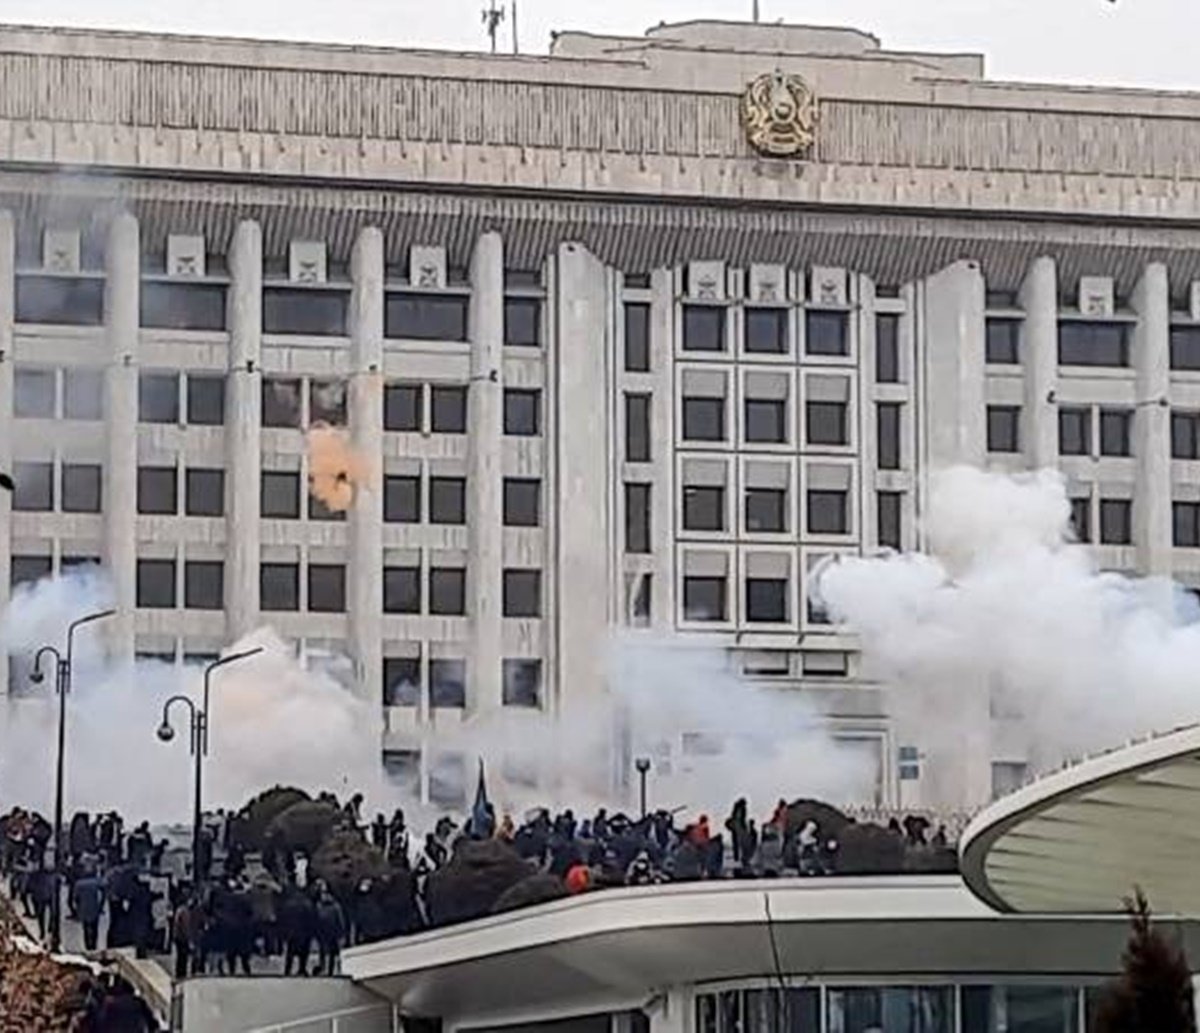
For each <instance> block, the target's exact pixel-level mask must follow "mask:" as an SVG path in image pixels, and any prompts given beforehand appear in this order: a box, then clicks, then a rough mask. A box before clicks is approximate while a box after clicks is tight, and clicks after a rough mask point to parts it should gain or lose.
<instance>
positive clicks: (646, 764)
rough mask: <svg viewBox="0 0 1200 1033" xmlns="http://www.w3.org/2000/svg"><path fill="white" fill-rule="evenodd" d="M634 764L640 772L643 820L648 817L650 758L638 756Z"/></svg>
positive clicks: (639, 781) (639, 788) (639, 782)
mask: <svg viewBox="0 0 1200 1033" xmlns="http://www.w3.org/2000/svg"><path fill="white" fill-rule="evenodd" d="M633 766H634V767H635V768H637V773H638V790H639V796H640V798H641V802H642V820H643V821H644V820H645V818H646V776H647V775H648V774H649V773H650V758H649V757H638V759H637V760H635V761H634V762H633Z"/></svg>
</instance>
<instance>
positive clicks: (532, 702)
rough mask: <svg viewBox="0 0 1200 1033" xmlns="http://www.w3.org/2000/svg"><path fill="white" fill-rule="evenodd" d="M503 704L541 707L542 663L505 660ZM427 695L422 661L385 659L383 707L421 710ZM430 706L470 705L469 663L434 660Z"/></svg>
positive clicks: (459, 706) (447, 707) (430, 667)
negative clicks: (422, 702)
mask: <svg viewBox="0 0 1200 1033" xmlns="http://www.w3.org/2000/svg"><path fill="white" fill-rule="evenodd" d="M500 673H501V685H502V691H503V697H502V702H503V704H504V706H506V707H540V706H541V704H542V661H541V660H537V659H531V658H520V659H506V660H503V661H501V672H500ZM422 696H423V691H422V684H421V660H420V658H419V657H415V656H389V657H384V660H383V705H384V706H385V707H417V706H420V705H421V699H422ZM428 705H429V706H430V707H431V708H436V709H459V710H460V709H462V708H463V707H465V706H466V705H467V661H466V660H464V659H461V658H446V657H431V658H430V660H429V696H428Z"/></svg>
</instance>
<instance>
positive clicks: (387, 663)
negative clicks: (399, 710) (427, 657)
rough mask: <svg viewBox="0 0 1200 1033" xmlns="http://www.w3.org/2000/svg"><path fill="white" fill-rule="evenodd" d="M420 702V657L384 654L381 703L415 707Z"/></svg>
mask: <svg viewBox="0 0 1200 1033" xmlns="http://www.w3.org/2000/svg"><path fill="white" fill-rule="evenodd" d="M420 702H421V658H420V657H417V656H385V657H384V658H383V705H384V706H385V707H415V706H417V705H419V704H420Z"/></svg>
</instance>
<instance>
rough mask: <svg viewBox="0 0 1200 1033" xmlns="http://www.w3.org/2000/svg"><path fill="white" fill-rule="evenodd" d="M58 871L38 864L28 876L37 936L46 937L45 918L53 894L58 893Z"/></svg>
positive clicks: (48, 912)
mask: <svg viewBox="0 0 1200 1033" xmlns="http://www.w3.org/2000/svg"><path fill="white" fill-rule="evenodd" d="M58 885H59V883H58V873H57V872H55V871H53V870H51V869H50V868H47V867H46V866H45V865H44V864H42V865H38V867H37V868H35V869H34V871H33V873H32V874H31V875H30V878H29V899H30V900H31V901H32V903H33V917H34V918H35V919H36V920H37V927H38V936H40V937H41V938H42V939H45V938H46V929H47V924H46V923H47V919H48V918H49V915H50V908H51V907H52V906H53V903H54V896H55V894H56V893H58Z"/></svg>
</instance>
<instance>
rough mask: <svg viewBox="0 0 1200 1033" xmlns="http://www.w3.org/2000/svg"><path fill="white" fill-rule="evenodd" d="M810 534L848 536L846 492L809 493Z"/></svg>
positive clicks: (813, 491)
mask: <svg viewBox="0 0 1200 1033" xmlns="http://www.w3.org/2000/svg"><path fill="white" fill-rule="evenodd" d="M808 531H809V534H846V533H847V532H848V531H849V524H848V521H847V518H846V492H844V491H819V490H817V489H810V490H809V492H808Z"/></svg>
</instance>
